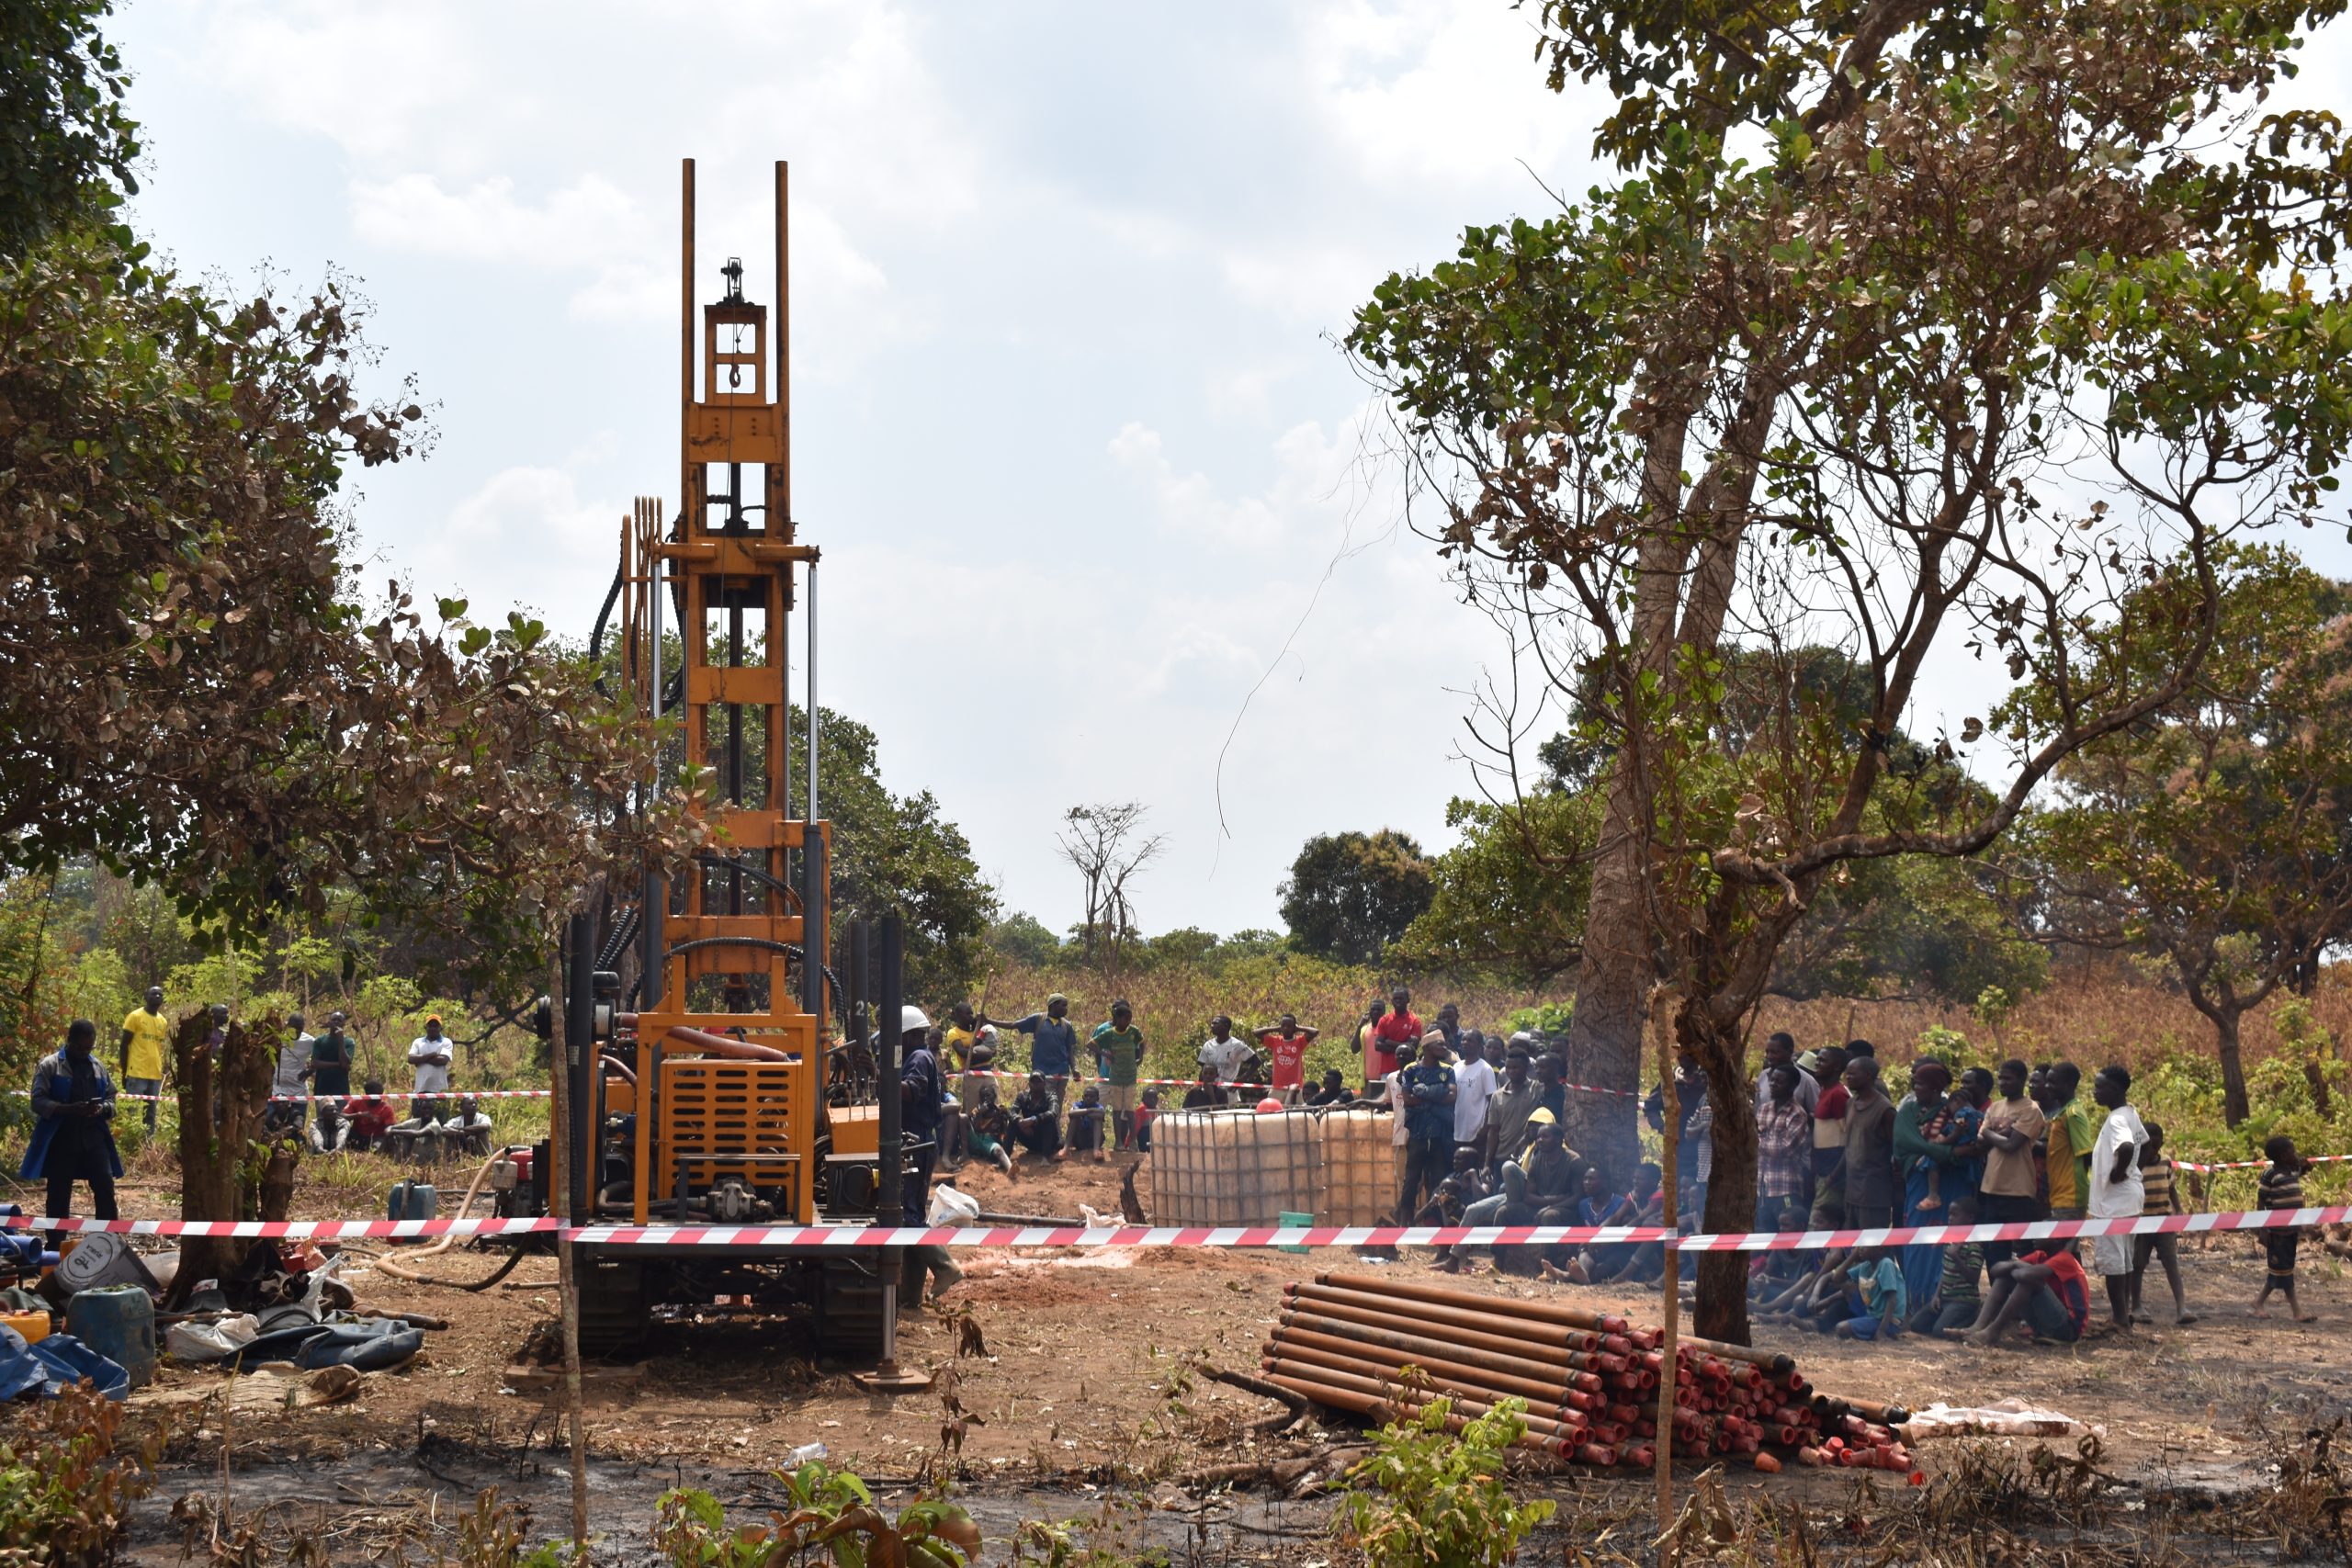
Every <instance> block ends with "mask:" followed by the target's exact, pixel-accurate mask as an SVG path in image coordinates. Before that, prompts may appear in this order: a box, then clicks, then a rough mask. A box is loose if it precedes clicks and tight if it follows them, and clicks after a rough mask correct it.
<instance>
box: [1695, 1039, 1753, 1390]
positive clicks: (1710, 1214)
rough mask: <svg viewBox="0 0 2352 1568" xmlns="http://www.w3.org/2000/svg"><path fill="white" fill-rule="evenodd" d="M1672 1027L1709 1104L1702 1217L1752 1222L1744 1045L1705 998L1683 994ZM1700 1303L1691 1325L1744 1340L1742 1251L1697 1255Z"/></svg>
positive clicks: (1736, 1226) (1705, 1221) (1749, 1091)
mask: <svg viewBox="0 0 2352 1568" xmlns="http://www.w3.org/2000/svg"><path fill="white" fill-rule="evenodd" d="M1677 1030H1678V1032H1679V1035H1680V1037H1681V1043H1682V1045H1683V1047H1684V1048H1685V1049H1686V1050H1688V1051H1689V1052H1690V1053H1691V1055H1693V1056H1694V1057H1696V1058H1697V1059H1698V1062H1699V1066H1701V1068H1702V1069H1703V1070H1704V1071H1705V1073H1706V1075H1707V1100H1708V1102H1709V1103H1710V1104H1712V1105H1713V1107H1714V1111H1715V1124H1714V1134H1713V1157H1712V1159H1711V1160H1710V1162H1709V1163H1710V1168H1709V1170H1708V1173H1707V1205H1706V1210H1705V1212H1704V1213H1702V1214H1701V1215H1700V1223H1701V1224H1702V1225H1703V1226H1704V1227H1705V1228H1706V1229H1707V1230H1709V1231H1712V1232H1715V1233H1717V1234H1722V1233H1724V1232H1732V1231H1746V1230H1752V1229H1754V1228H1755V1220H1756V1187H1757V1180H1756V1099H1755V1094H1756V1091H1755V1088H1754V1086H1753V1085H1752V1084H1751V1083H1750V1082H1749V1081H1748V1077H1747V1061H1746V1052H1745V1050H1744V1049H1743V1043H1742V1041H1741V1039H1740V1037H1739V1036H1738V1035H1737V1034H1736V1033H1725V1032H1720V1031H1717V1030H1716V1029H1714V1028H1713V1026H1712V1024H1711V1023H1710V1021H1709V1020H1708V1017H1707V1012H1706V998H1692V999H1691V1000H1690V1001H1688V1002H1686V1003H1685V1004H1684V1007H1683V1011H1682V1016H1681V1017H1680V1018H1679V1019H1678V1020H1677ZM1698 1276H1699V1280H1698V1286H1699V1288H1698V1305H1697V1310H1696V1311H1695V1312H1694V1313H1693V1314H1691V1332H1692V1333H1694V1334H1696V1335H1698V1336H1699V1337H1702V1338H1704V1339H1721V1340H1724V1341H1725V1342H1727V1343H1730V1344H1733V1345H1745V1344H1747V1333H1748V1330H1747V1254H1746V1253H1744V1252H1702V1253H1701V1254H1700V1255H1699V1268H1698Z"/></svg>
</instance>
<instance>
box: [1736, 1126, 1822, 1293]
mask: <svg viewBox="0 0 2352 1568" xmlns="http://www.w3.org/2000/svg"><path fill="white" fill-rule="evenodd" d="M1807 1120H1810V1118H1808V1119H1807ZM1804 1222H1805V1211H1804V1209H1802V1208H1799V1207H1797V1206H1796V1205H1794V1204H1790V1205H1788V1206H1786V1207H1783V1208H1779V1209H1774V1210H1771V1211H1770V1212H1769V1213H1766V1214H1765V1215H1764V1217H1763V1223H1764V1224H1769V1225H1770V1226H1771V1227H1772V1229H1774V1230H1776V1231H1778V1232H1780V1233H1781V1235H1792V1234H1793V1233H1795V1232H1797V1231H1801V1230H1803V1229H1804ZM1812 1272H1813V1267H1812V1265H1811V1264H1810V1263H1809V1262H1807V1261H1806V1258H1805V1255H1804V1253H1802V1252H1799V1251H1798V1250H1797V1249H1796V1248H1794V1247H1767V1248H1766V1249H1765V1250H1763V1251H1761V1252H1758V1253H1757V1254H1756V1255H1755V1261H1754V1262H1752V1263H1750V1264H1749V1265H1748V1266H1747V1297H1748V1300H1750V1301H1752V1302H1755V1303H1758V1304H1759V1305H1760V1304H1761V1303H1765V1302H1768V1301H1770V1300H1772V1299H1773V1298H1774V1297H1776V1296H1778V1295H1780V1294H1781V1292H1784V1291H1786V1290H1787V1289H1788V1288H1789V1287H1790V1286H1791V1285H1793V1284H1795V1283H1796V1282H1797V1281H1798V1280H1802V1279H1804V1277H1805V1276H1806V1275H1808V1274H1810V1273H1812Z"/></svg>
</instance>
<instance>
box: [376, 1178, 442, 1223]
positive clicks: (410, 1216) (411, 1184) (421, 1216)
mask: <svg viewBox="0 0 2352 1568" xmlns="http://www.w3.org/2000/svg"><path fill="white" fill-rule="evenodd" d="M440 1212H441V1194H440V1193H439V1192H438V1191H437V1190H435V1188H434V1186H433V1184H432V1183H431V1182H429V1181H395V1182H393V1183H392V1194H391V1200H390V1202H389V1203H387V1204H386V1205H385V1210H384V1214H385V1217H386V1218H387V1219H393V1220H429V1219H432V1218H433V1217H434V1216H435V1215H436V1214H438V1213H440Z"/></svg>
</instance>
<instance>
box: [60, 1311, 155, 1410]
mask: <svg viewBox="0 0 2352 1568" xmlns="http://www.w3.org/2000/svg"><path fill="white" fill-rule="evenodd" d="M65 1327H66V1329H67V1331H68V1332H69V1333H71V1334H72V1335H73V1336H74V1337H75V1338H77V1339H79V1340H81V1341H82V1343H83V1344H85V1345H87V1346H88V1347H89V1348H91V1349H93V1350H95V1351H96V1352H97V1353H98V1354H99V1355H101V1356H103V1357H105V1358H106V1359H107V1360H109V1361H112V1362H113V1363H114V1364H115V1365H116V1366H118V1367H120V1368H121V1369H122V1370H123V1371H125V1372H127V1373H129V1374H130V1386H131V1387H132V1388H144V1387H146V1386H147V1385H148V1384H149V1383H151V1382H154V1381H155V1300H154V1298H153V1296H150V1295H149V1294H148V1293H147V1292H145V1291H143V1290H141V1289H140V1288H139V1287H138V1286H136V1285H105V1286H101V1287H99V1288H98V1289H96V1290H93V1291H80V1292H75V1294H74V1300H73V1303H72V1304H70V1305H69V1306H67V1307H66V1309H65Z"/></svg>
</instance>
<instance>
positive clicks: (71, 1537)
mask: <svg viewBox="0 0 2352 1568" xmlns="http://www.w3.org/2000/svg"><path fill="white" fill-rule="evenodd" d="M121 1418H122V1406H121V1405H119V1404H116V1403H115V1402H114V1401H112V1400H110V1399H108V1398H107V1397H106V1396H105V1395H103V1394H101V1393H97V1392H96V1390H95V1389H93V1388H92V1387H91V1386H90V1385H89V1384H88V1383H87V1382H84V1383H81V1384H79V1385H77V1386H75V1387H74V1388H70V1389H67V1390H66V1391H65V1392H64V1393H62V1394H60V1395H59V1396H58V1397H57V1398H55V1399H52V1400H44V1401H42V1402H41V1403H40V1404H35V1405H32V1406H30V1407H28V1409H26V1410H25V1412H24V1413H23V1415H22V1416H21V1417H20V1419H21V1422H22V1425H21V1426H19V1427H17V1430H16V1431H14V1432H12V1433H10V1434H9V1435H8V1436H7V1438H6V1439H5V1440H0V1562H41V1563H50V1564H52V1565H54V1568H79V1565H81V1564H84V1563H100V1562H112V1561H113V1560H114V1554H115V1548H116V1547H117V1546H118V1545H119V1544H120V1542H121V1540H122V1534H123V1525H124V1515H125V1514H126V1513H127V1512H128V1511H129V1509H130V1504H131V1502H132V1500H133V1499H135V1498H137V1497H140V1496H142V1495H145V1493H146V1492H147V1489H148V1488H149V1487H150V1486H151V1485H152V1484H153V1465H154V1458H155V1456H154V1454H153V1451H146V1450H142V1451H141V1452H138V1453H134V1454H127V1455H126V1454H118V1453H117V1452H116V1451H115V1428H116V1426H117V1424H118V1423H119V1422H120V1420H121Z"/></svg>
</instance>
